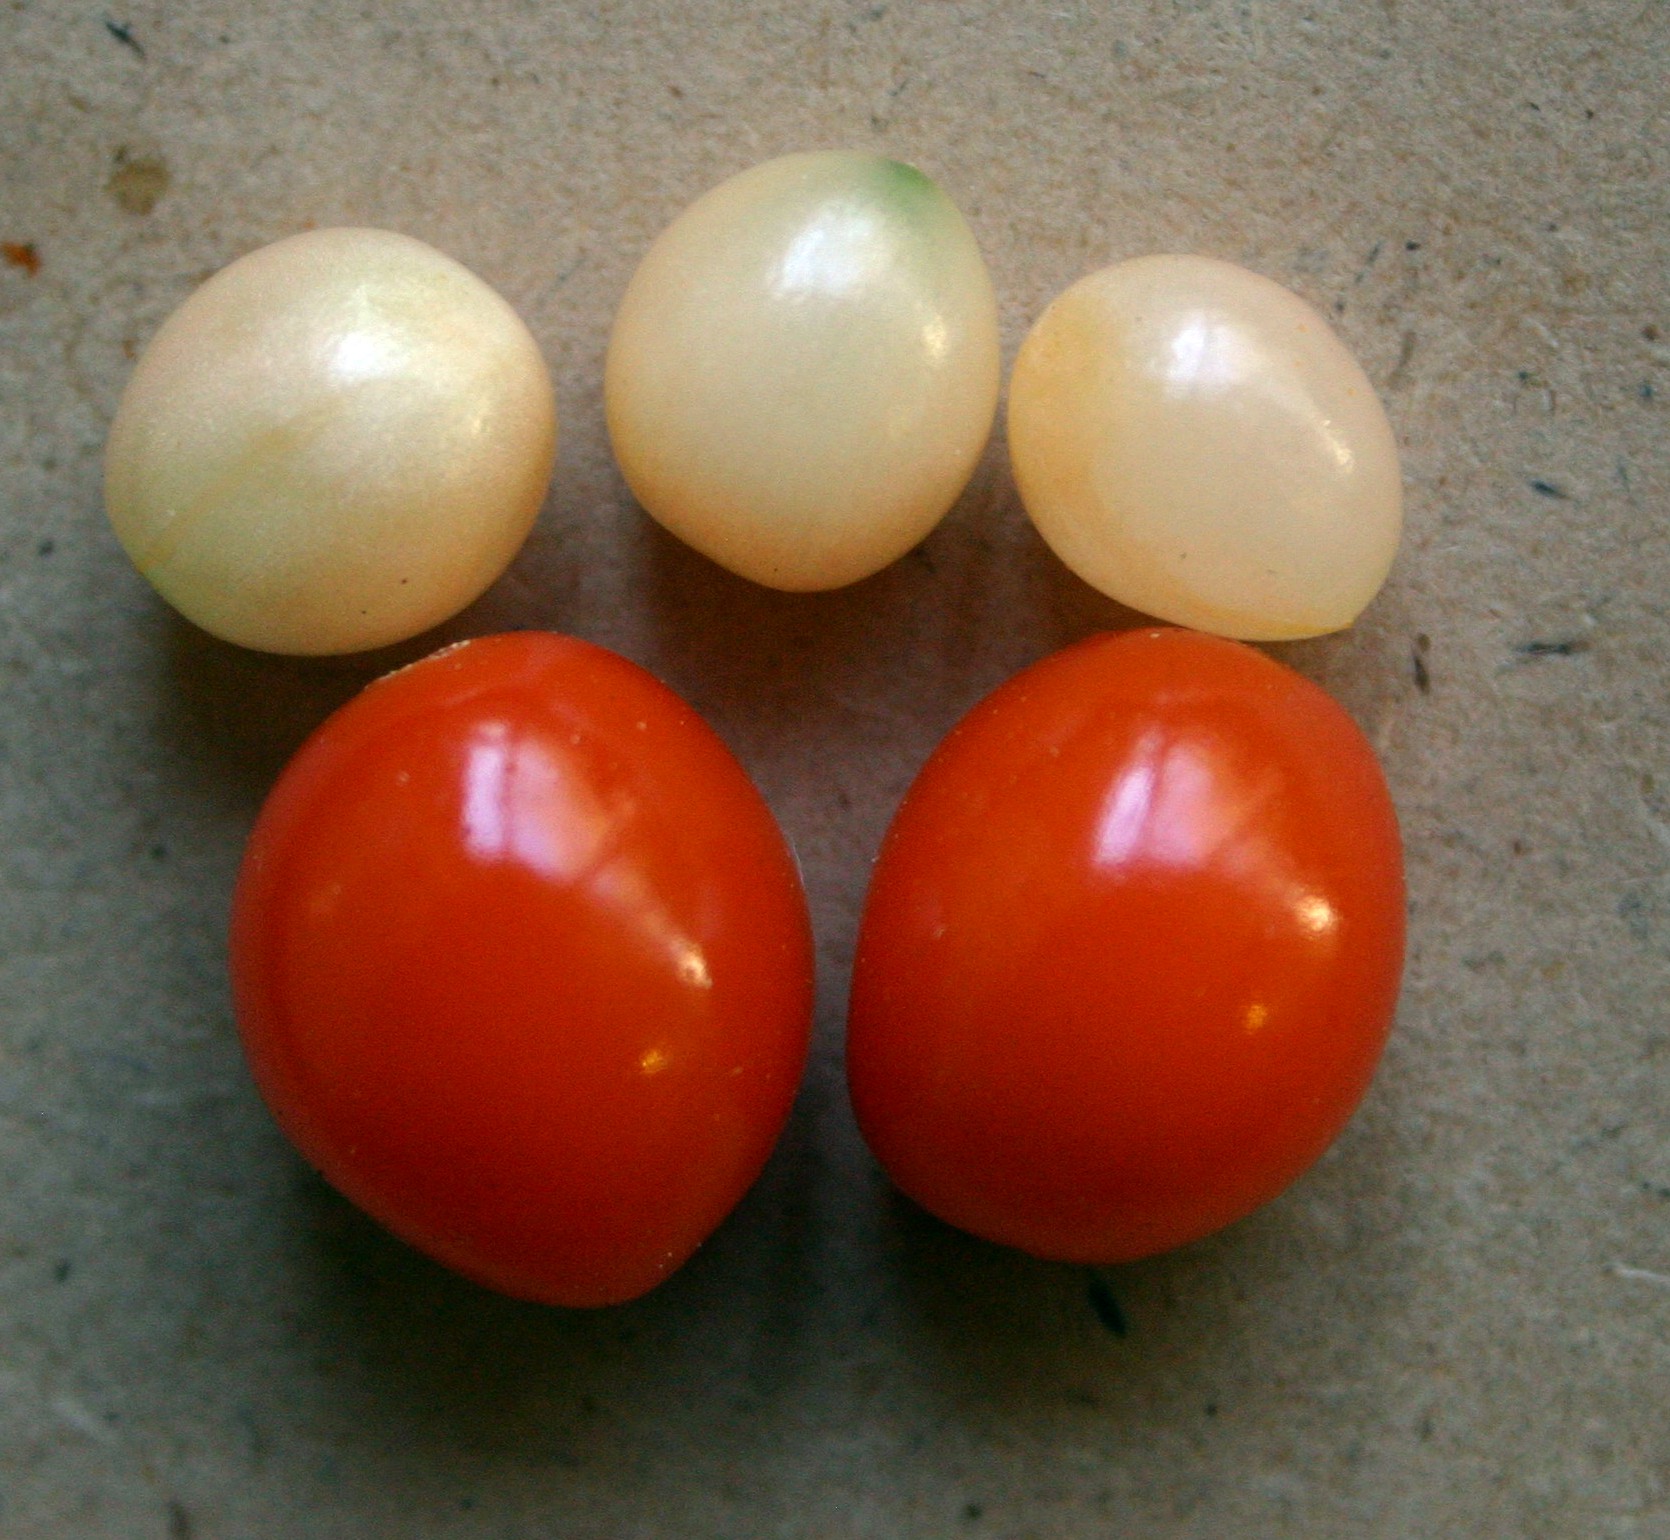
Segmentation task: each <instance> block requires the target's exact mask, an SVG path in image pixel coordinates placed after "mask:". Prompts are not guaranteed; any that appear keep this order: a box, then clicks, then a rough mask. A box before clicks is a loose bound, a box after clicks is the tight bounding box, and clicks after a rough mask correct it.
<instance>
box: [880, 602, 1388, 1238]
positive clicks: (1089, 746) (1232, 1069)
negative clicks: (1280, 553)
mask: <svg viewBox="0 0 1670 1540" xmlns="http://www.w3.org/2000/svg"><path fill="white" fill-rule="evenodd" d="M1403 934H1404V889H1403V865H1402V854H1401V848H1400V843H1399V839H1398V831H1397V821H1396V816H1395V814H1394V811H1393V808H1392V804H1391V799H1390V797H1389V795H1388V793H1387V790H1386V785H1385V781H1384V779H1383V777H1382V775H1381V772H1380V768H1379V766H1378V764H1377V763H1376V761H1375V757H1374V754H1373V751H1372V750H1371V749H1370V748H1369V746H1368V744H1367V742H1366V741H1365V740H1364V738H1363V736H1362V734H1361V733H1360V732H1359V731H1358V730H1357V728H1356V727H1355V726H1354V725H1353V723H1352V722H1351V720H1350V718H1349V717H1348V716H1347V715H1346V714H1345V712H1344V711H1343V710H1341V708H1340V707H1339V706H1337V705H1336V704H1335V703H1334V702H1333V701H1332V700H1330V699H1329V698H1328V696H1327V695H1326V694H1324V693H1323V691H1321V690H1320V689H1318V688H1317V687H1316V686H1315V685H1313V684H1311V683H1309V682H1308V681H1307V680H1305V679H1303V678H1302V677H1300V676H1299V675H1298V674H1296V673H1294V672H1293V671H1292V670H1290V669H1288V668H1284V667H1283V666H1281V665H1280V664H1277V663H1274V662H1272V661H1271V660H1270V659H1268V658H1266V657H1265V656H1264V655H1263V654H1261V653H1258V652H1255V651H1254V650H1253V649H1251V648H1249V647H1245V646H1242V645H1240V644H1239V643H1235V642H1228V641H1222V640H1219V639H1217V638H1215V637H1208V636H1201V635H1197V634H1194V633H1192V632H1187V631H1176V630H1151V631H1143V632H1133V633H1126V634H1123V635H1118V636H1102V637H1096V638H1093V639H1092V640H1090V641H1087V642H1084V643H1081V644H1080V645H1078V646H1075V647H1071V648H1069V649H1067V650H1066V651H1064V652H1061V653H1058V654H1056V655H1055V656H1054V657H1051V658H1047V659H1045V660H1044V661H1043V662H1042V663H1039V664H1037V665H1036V666H1035V667H1033V668H1030V669H1028V670H1026V671H1025V672H1024V673H1022V674H1020V675H1019V676H1017V677H1016V678H1014V679H1012V680H1011V681H1010V682H1009V683H1008V684H1006V685H1004V686H1003V687H1001V688H1000V689H999V690H997V691H996V692H995V693H994V694H992V695H991V696H989V697H988V698H987V699H986V700H985V701H984V702H982V703H981V704H980V705H979V706H977V707H976V708H975V709H974V710H973V711H972V712H971V713H970V714H969V715H968V716H967V717H966V718H965V719H964V720H963V721H962V722H961V723H960V724H959V725H958V726H957V727H956V728H955V729H954V730H953V731H952V733H951V734H950V736H949V737H948V738H947V739H946V740H945V742H944V743H943V744H942V745H941V746H940V748H939V749H938V750H937V751H936V753H935V754H934V756H933V757H932V758H931V759H930V761H929V762H928V764H927V766H926V767H925V768H924V769H923V771H922V773H921V775H920V776H919V777H918V779H917V781H916V783H915V784H914V785H913V786H912V788H911V790H910V792H909V794H908V795H907V797H906V798H905V801H904V804H903V805H902V807H901V808H900V811H899V813H898V816H897V818H896V819H895V821H894V823H893V825H892V827H891V829H890V830H889V831H888V834H887V837H886V840H885V842H884V844H883V846H882V851H881V855H880V858H879V860H878V862H877V866H876V871H875V876H874V880H873V883H872V886H871V889H870V895H869V899H868V902H867V905H866V909H865V913H864V919H863V924H862V927H861V931H860V936H859V942H858V955H857V962H856V967H855V971H854V977H853V988H852V1002H851V1018H850V1024H849V1037H848V1050H847V1052H848V1074H849V1078H850V1083H851V1088H852V1097H853V1104H854V1107H855V1109H856V1111H857V1114H858V1120H859V1124H860V1126H861V1127H862V1129H863V1131H864V1135H865V1137H866V1138H867V1139H868V1141H869V1143H870V1146H871V1148H872V1149H873V1150H874V1151H875V1153H876V1155H877V1157H878V1158H879V1159H880V1161H881V1163H882V1164H883V1166H885V1167H886V1169H887V1171H888V1172H889V1174H890V1175H891V1176H892V1177H893V1179H894V1181H895V1182H896V1183H897V1184H898V1186H899V1187H900V1188H901V1189H902V1190H903V1191H904V1192H905V1193H907V1194H908V1195H910V1196H911V1197H912V1198H914V1199H915V1200H916V1201H917V1202H919V1203H921V1204H922V1205H923V1206H924V1207H926V1208H927V1209H929V1210H930V1211H931V1212H933V1213H935V1214H937V1215H939V1216H940V1217H941V1218H942V1219H945V1220H948V1221H950V1222H951V1223H952V1224H954V1225H958V1226H960V1227H961V1228H963V1229H965V1230H969V1231H971V1232H973V1233H974V1234H976V1235H979V1236H983V1237H985V1238H986V1239H988V1240H994V1241H1000V1242H1003V1243H1006V1244H1008V1245H1012V1246H1017V1247H1020V1248H1021V1249H1023V1250H1026V1251H1029V1252H1032V1253H1034V1254H1036V1255H1039V1256H1043V1257H1050V1258H1056V1259H1060V1260H1066V1261H1075V1262H1091V1263H1108V1262H1120V1261H1127V1260H1131V1259H1133V1258H1136V1257H1141V1256H1146V1255H1149V1254H1151V1253H1154V1252H1158V1251H1163V1250H1166V1249H1168V1248H1170V1247H1173V1246H1177V1245H1181V1244H1183V1243H1184V1242H1187V1241H1191V1240H1194V1239H1196V1238H1198V1237H1200V1236H1203V1235H1206V1234H1208V1233H1209V1232H1211V1231H1213V1230H1216V1229H1218V1228H1219V1227H1220V1226H1222V1225H1225V1224H1227V1223H1229V1222H1230V1221H1231V1220H1233V1219H1236V1218H1238V1217H1240V1216H1241V1215H1243V1214H1246V1213H1248V1212H1249V1211H1250V1210H1252V1209H1254V1208H1256V1207H1257V1206H1258V1205H1260V1204H1262V1203H1264V1202H1266V1201H1267V1200H1268V1199H1270V1198H1273V1197H1274V1196H1275V1195H1276V1194H1277V1193H1279V1192H1280V1191H1281V1190H1282V1189H1283V1188H1284V1187H1286V1186H1287V1185H1288V1183H1290V1182H1291V1181H1293V1179H1294V1178H1295V1177H1297V1176H1298V1175H1299V1174H1300V1173H1301V1172H1302V1171H1304V1170H1305V1168H1306V1167H1308V1166H1309V1165H1310V1164H1311V1163H1312V1162H1313V1161H1314V1160H1315V1159H1316V1158H1317V1157H1318V1156H1319V1155H1320V1154H1321V1153H1322V1151H1323V1150H1324V1149H1326V1148H1327V1146H1328V1144H1329V1143H1330V1142H1331V1141H1332V1140H1333V1138H1334V1137H1335V1135H1336V1134H1338V1133H1339V1131H1340V1129H1341V1127H1342V1126H1343V1125H1344V1124H1345V1122H1346V1120H1347V1119H1348V1118H1349V1117H1350V1115H1351V1113H1352V1111H1353V1109H1354V1108H1355V1107H1356V1105H1357V1103H1358V1101H1359V1099H1360V1098H1361V1097H1362V1095H1363V1092H1364V1090H1365V1089H1366V1088H1367V1086H1368V1083H1369V1078H1370V1076H1371V1075H1372V1074H1373V1071H1374V1067H1375V1064H1376V1061H1377V1060H1378V1058H1379V1056H1380V1051H1381V1048H1382V1046H1383V1044H1384V1041H1385V1038H1386V1033H1387V1031H1388V1029H1389V1027H1390V1024H1391V1020H1392V1014H1393V1009H1394V1007H1395V1004H1396V999H1397V991H1398V982H1399V975H1400V973H1401V969H1402V959H1403Z"/></svg>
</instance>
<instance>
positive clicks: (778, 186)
mask: <svg viewBox="0 0 1670 1540" xmlns="http://www.w3.org/2000/svg"><path fill="white" fill-rule="evenodd" d="M998 375H999V363H998V331H997V302H996V299H995V297H994V296H993V293H992V285H991V279H990V277H989V276H988V274H987V272H986V264H985V262H984V261H983V260H982V258H981V256H980V250H979V248H978V246H976V245H975V241H974V236H973V233H972V232H971V231H970V230H969V227H968V224H967V223H966V221H965V220H964V219H963V217H962V215H961V214H960V213H958V211H957V209H956V206H955V205H954V204H953V203H952V202H951V200H950V199H949V198H947V197H946V196H945V194H944V193H943V192H941V191H940V189H939V188H938V187H937V186H936V185H935V184H934V183H933V182H931V181H929V179H928V178H927V177H925V176H924V175H923V174H922V173H921V172H920V171H917V170H916V169H915V168H914V167H911V166H905V165H901V164H899V162H897V161H891V160H882V159H880V158H878V157H875V156H871V155H848V154H838V153H831V154H820V155H788V156H784V157H783V158H782V159H780V160H773V161H768V162H766V164H764V165H761V166H756V167H754V168H753V169H752V170H751V171H745V172H743V173H742V174H741V175H740V176H735V177H732V178H731V179H730V180H729V181H728V182H725V183H722V184H721V185H720V186H719V187H716V188H714V189H713V191H711V192H709V193H708V194H706V196H704V197H702V198H700V199H698V200H697V201H696V202H695V203H694V204H692V205H691V206H690V207H689V208H688V209H686V210H685V211H684V213H682V214H680V215H679V217H678V218H677V219H676V220H674V221H673V223H672V224H671V225H669V226H668V227H667V229H666V230H665V231H663V232H662V234H661V235H660V236H659V237H658V238H657V240H656V241H655V243H654V244H653V245H652V246H651V247H650V249H649V252H648V254H647V255H646V256H645V257H644V260H643V262H642V264H641V265H640V266H639V268H638V270H637V272H636V273H635V274H634V275H633V278H632V282H631V284H630V285H629V286H628V288H627V291H626V295H625V297H624V298H623V299H622V301H621V305H620V311H619V314H618V315H617V316H616V319H615V328H614V334H613V336H612V338H611V340H610V343H609V356H608V364H607V368H606V371H605V378H604V395H605V402H606V405H607V409H608V419H609V434H610V437H611V439H612V441H613V443H614V449H615V455H616V458H617V459H618V460H619V462H620V468H621V472H622V474H623V475H624V476H625V477H626V480H627V483H628V485H629V486H630V487H631V488H632V491H633V494H634V495H635V496H636V497H637V498H638V500H639V502H641V503H642V504H643V505H644V507H645V509H647V510H648V512H649V513H650V514H651V515H652V516H653V517H654V518H656V519H657V520H659V521H660V522H661V523H662V524H663V525H664V526H665V527H666V528H667V529H669V530H671V531H672V533H673V534H675V535H677V536H678V537H679V538H680V539H681V540H684V541H686V542H687V543H688V544H690V545H693V546H694V547H695V548H696V549H697V550H698V551H701V552H702V553H703V554H704V555H707V556H710V557H712V558H713V560H714V561H716V562H719V563H720V564H721V565H723V566H725V567H728V568H730V570H731V571H733V572H736V573H740V574H741V575H742V576H743V577H747V578H752V579H753V580H754V581H755V582H758V583H764V584H767V585H769V586H770V587H772V588H781V589H789V590H796V591H803V590H807V589H820V588H838V587H840V586H841V585H842V584H845V583H853V582H856V581H857V580H858V579H860V578H863V577H868V576H869V575H870V574H871V573H872V572H876V571H878V570H879V569H880V568H882V567H885V566H886V565H887V564H888V563H889V562H891V561H894V560H895V559H897V558H898V557H900V556H902V555H904V553H905V552H906V551H908V550H909V549H910V548H911V547H912V546H913V545H915V544H916V543H917V542H918V541H919V540H921V539H922V537H923V536H924V535H926V534H927V533H928V531H929V530H931V529H932V528H933V527H934V525H935V524H937V523H938V522H939V520H940V518H941V517H942V516H943V515H944V513H945V512H946V510H947V509H948V508H949V507H950V506H951V504H952V503H953V502H955V501H956V498H957V495H958V493H960V492H961V491H962V489H963V486H964V485H965V484H966V483H967V481H968V478H969V476H970V474H971V473H972V472H973V470H974V466H975V463H976V462H977V461H978V459H979V458H980V452H981V450H982V448H983V447H984V446H985V443H986V439H987V437H988V435H989V434H990V432H991V425H992V418H993V415H994V414H995V412H996V409H997V392H998Z"/></svg>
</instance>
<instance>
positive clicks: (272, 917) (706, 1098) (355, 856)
mask: <svg viewBox="0 0 1670 1540" xmlns="http://www.w3.org/2000/svg"><path fill="white" fill-rule="evenodd" d="M231 952H232V980H233V989H234V997H235V1001H236V1005H237V1014H238V1022H239V1027H240V1030H241V1032H242V1034H243V1040H244V1046H245V1049H246V1051H247V1053H248V1056H249V1061H250V1065H251V1067H252V1069H253V1070H254V1073H255V1078H256V1080H257V1082H258V1084H259V1085H260V1087H261V1090H262V1093H263V1094H264V1095H265V1097H266V1099H267V1103H268V1105H269V1106H270V1107H271V1108H272V1110H273V1113H274V1114H275V1116H276V1117H277V1119H278V1121H279V1123H280V1125H281V1126H282V1127H283V1128H284V1130H285V1132H286V1133H287V1134H289V1136H290V1138H291V1139H292V1140H294V1141H295V1143H296V1145H297V1147H298V1148H299V1149H300V1150H301V1152H302V1154H303V1155H304V1156H305V1157H306V1158H307V1159H308V1160H309V1161H310V1162H311V1163H312V1164H313V1165H314V1166H316V1167H317V1168H318V1169H319V1170H320V1171H321V1172H322V1173H323V1174H324V1176H325V1177H326V1179H327V1180H328V1181H330V1182H331V1183H332V1185H333V1186H335V1187H336V1188H338V1189H339V1190H340V1191H341V1192H343V1193H344V1194H346V1195H347V1196H348V1197H349V1198H351V1199H352V1200H353V1201H354V1202H356V1203H357V1204H359V1205H360V1207H362V1208H363V1209H365V1210H366V1211H367V1212H368V1213H370V1214H371V1215H373V1216H374V1217H375V1218H377V1219H379V1220H381V1221H382V1222H383V1223H384V1224H386V1225H387V1226H388V1227H389V1228H390V1229H391V1230H393V1231H395V1233H397V1234H398V1235H400V1236H402V1237H403V1238H404V1239H406V1240H407V1241H409V1242H410V1243H411V1244H412V1245H414V1246H416V1247H418V1248H419V1249H420V1250H422V1251H425V1252H427V1253H428V1254H429V1255H430V1256H432V1257H435V1258H436V1259H438V1260H439V1261H441V1262H444V1263H446V1264H447V1265H448V1266H450V1267H453V1268H456V1269H457V1270H458V1271H459V1272H461V1273H464V1274H466V1275H468V1276H469V1277H471V1278H474V1279H476V1280H478V1281H479V1282H481V1283H484V1284H486V1285H488V1286H489V1287H491V1288H494V1289H498V1290H501V1291H503V1292H504V1293H506V1294H512V1295H516V1296H518V1297H520V1298H525V1299H532V1300H539V1301H543V1302H546V1303H550V1304H561V1305H604V1304H610V1303H614V1302H617V1301H620V1300H626V1299H631V1298H633V1297H634V1296H636V1295H639V1294H642V1293H643V1292H644V1291H645V1290H647V1289H649V1288H651V1287H653V1286H654V1285H655V1284H656V1283H658V1282H660V1281H661V1280H662V1279H663V1278H665V1277H666V1276H667V1275H668V1274H669V1273H671V1272H672V1271H673V1270H674V1269H675V1268H677V1267H678V1266H679V1265H680V1264H681V1263H682V1262H684V1261H685V1259H686V1258H688V1257H689V1256H690V1254H691V1253H692V1252H693V1251H695V1249H696V1248H697V1247H698V1246H699V1245H700V1244H701V1243H702V1241H703V1240H704V1239H705V1238H706V1237H707V1236H708V1234H709V1233H710V1232H711V1231H712V1230H713V1228H714V1227H715V1226H716V1225H717V1224H718V1223H719V1222H720V1220H721V1219H723V1218H724V1217H725V1215H726V1214H727V1213H729V1212H730V1210H731V1208H732V1207H733V1206H734V1205H735V1204H736V1202H737V1201H738V1199H740V1198H741V1196H742V1194H743V1193H744V1192H745V1191H746V1190H747V1188H748V1187H749V1185H750V1184H751V1183H752V1182H753V1181H754V1179H755V1177H756V1176H757V1175H758V1174H759V1172H760V1169H761V1167H762V1166H763V1165H764V1163H765V1160H766V1157H767V1155H768V1154H769V1153H770V1151H771V1148H772V1146H773V1144H774V1143H775V1141H776V1139H777V1135H778V1133H779V1131H780V1130H781V1128H782V1126H783V1122H784V1120H785V1119H786V1117H787V1116H788V1112H789V1107H790V1104H791V1103H792V1101H793V1099H794V1095H795V1090H796V1087H797V1086H798V1084H799V1080H800V1074H801V1070H802V1067H803V1065H804V1061H805V1055H806V1046H807V1039H808V1033H809V1030H810V1019H811V1007H812V941H811V932H810V926H809V922H808V919H807V913H806V903H805V898H804V896H803V894H802V891H801V886H800V880H799V877H798V874H797V872H796V869H795V865H794V861H793V859H792V857H791V856H790V854H789V851H788V849H787V848H786V846H785V845H784V842H783V839H782V836H781V835H780V833H779V832H778V829H777V826H776V823H775V822H774V821H773V819H772V817H771V814H770V812H769V811H768V810H767V808H766V806H765V803H764V802H763V801H762V800H761V799H760V796H759V794H758V793H757V792H756V791H755V789H754V787H753V785H752V784H751V783H750V781H749V780H748V778H747V776H746V775H745V774H744V773H743V771H742V769H741V767H740V766H739V765H738V764H737V762H736V761H735V759H733V758H732V757H731V755H730V753H729V752H728V751H727V750H726V749H725V747H724V746H723V745H722V744H721V743H720V742H719V740H718V738H717V737H715V736H714V734H713V732H712V731H711V730H710V729H709V728H708V727H707V726H706V725H705V724H704V723H703V722H702V721H701V719H700V718H699V717H698V716H697V715H696V714H695V713H694V712H693V711H692V710H691V709H690V708H689V707H688V706H687V705H685V704H684V703H683V702H682V701H681V700H679V699H678V697H677V696H675V695H674V694H672V692H671V691H669V690H667V689H666V688H665V687H663V686H662V685H660V684H658V683H657V682H656V681H655V680H654V679H652V678H651V677H650V676H649V675H648V674H646V673H645V672H644V671H643V670H642V669H640V668H638V667H637V666H636V665H634V664H632V663H629V662H627V661H626V660H625V659H623V658H619V657H617V656H615V655H614V654H613V653H610V652H606V651H604V650H603V649H602V648H599V647H593V646H590V645H588V644H587V643H584V642H579V641H575V640H572V639H569V638H565V637H559V636H553V635H549V634H545V633H539V632H524V633H520V634H516V635H510V636H497V637H489V638H485V639H483V640H479V641H473V642H466V643H463V644H461V645H459V646H457V647H453V648H450V649H447V650H445V651H443V652H440V653H437V654H436V655H434V656H433V657H430V658H428V659H426V660H425V661H423V662H421V663H417V664H414V665H413V666H411V667H410V668H407V669H403V670H401V671H400V672H398V673H396V674H393V675H391V676H389V677H388V678H386V679H384V680H382V681H380V682H378V683H376V684H373V685H372V686H371V687H370V688H369V689H367V690H366V691H365V692H364V693H363V694H361V695H360V696H359V697H357V698H356V699H355V700H353V701H351V702H350V703H349V704H348V705H347V706H345V707H343V709H342V710H340V711H339V712H337V713H336V715H334V716H333V717H331V718H330V719H329V720H328V721H327V722H326V723H325V724H324V725H323V726H322V727H321V728H320V729H319V730H318V732H316V733H315V734H314V735H313V737H312V738H310V739H309V740H308V741H307V743H306V744H305V745H304V746H303V747H302V749H301V751H300V752H299V753H298V754H297V755H296V757H295V759H294V760H293V761H292V762H291V763H290V765H289V767H288V768H287V769H286V770H285V772H284V774H283V776H282V777H281V779H280V780H279V782H278V784H277V786H276V787H275V788H274V790H273V792H272V795H271V796H270V797H269V799H268V801H267V803H266V806H265V807H264V808H263V809H262V812H261V816H260V819H259V821H258V822H257V824H256V826H255V830H254V833H253V834H252V835H251V837H250V842H249V848H248V852H247V854H246V855H245V857H244V863H243V868H242V871H241V873H240V875H239V878H238V887H237V893H236V897H235V900H234V904H233V913H232V944H231Z"/></svg>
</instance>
